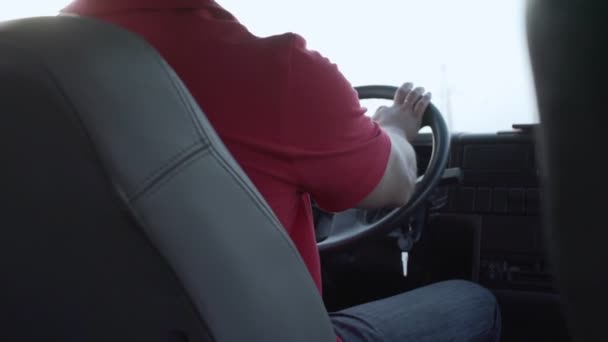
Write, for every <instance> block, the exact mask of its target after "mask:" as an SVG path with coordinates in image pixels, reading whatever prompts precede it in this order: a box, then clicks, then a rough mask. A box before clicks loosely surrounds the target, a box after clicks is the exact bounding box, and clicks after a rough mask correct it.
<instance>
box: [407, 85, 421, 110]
mask: <svg viewBox="0 0 608 342" xmlns="http://www.w3.org/2000/svg"><path fill="white" fill-rule="evenodd" d="M423 95H424V88H422V87H417V88H416V89H414V90H412V91H410V93H409V94H407V96H406V97H405V102H404V105H406V106H410V107H411V108H414V106H415V105H416V103H418V100H420V98H421V97H422V96H423Z"/></svg>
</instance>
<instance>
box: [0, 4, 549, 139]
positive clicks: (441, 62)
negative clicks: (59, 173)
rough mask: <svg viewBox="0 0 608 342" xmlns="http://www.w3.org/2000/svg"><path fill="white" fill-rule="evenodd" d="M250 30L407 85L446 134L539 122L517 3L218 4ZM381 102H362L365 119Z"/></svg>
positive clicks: (30, 10) (43, 11)
mask: <svg viewBox="0 0 608 342" xmlns="http://www.w3.org/2000/svg"><path fill="white" fill-rule="evenodd" d="M217 2H218V3H220V4H221V5H223V6H224V7H226V8H227V9H229V10H230V11H231V12H233V13H234V14H235V15H236V16H237V17H238V18H239V20H240V21H241V22H242V23H243V24H245V25H246V26H247V27H248V28H249V29H250V30H251V31H252V32H253V33H255V34H256V35H259V36H269V35H275V34H281V33H284V32H295V33H298V34H300V35H302V36H303V37H304V38H306V40H307V41H308V43H309V47H310V48H311V49H314V50H318V51H320V52H321V53H322V54H323V55H325V56H326V57H328V58H330V59H331V60H332V61H333V62H335V63H336V64H338V66H339V68H340V70H341V71H342V72H343V73H344V75H345V76H346V77H347V78H348V79H349V80H350V81H351V83H352V84H353V86H357V85H366V84H388V85H399V84H401V83H402V82H405V81H412V82H415V83H416V84H418V85H422V86H425V87H426V88H427V89H428V90H430V91H431V92H433V94H434V103H435V105H437V107H439V109H440V110H441V111H442V113H443V114H444V116H445V117H446V119H447V121H448V124H449V126H450V128H451V129H452V130H454V131H466V132H495V131H500V130H508V129H509V128H510V127H511V124H513V123H533V122H537V120H538V119H537V111H536V103H535V100H534V94H533V88H532V77H531V72H530V65H529V61H528V55H527V47H526V39H525V26H524V19H525V18H524V17H525V16H524V14H525V0H509V1H504V0H459V1H453V0H424V1H420V0H416V1H414V0H374V1H359V0H351V1H347V0H333V1H326V0H306V1H296V0H255V1H243V0H217ZM65 3H66V1H58V0H45V1H33V0H20V1H13V2H11V4H10V5H7V6H3V7H4V8H3V10H2V11H0V20H6V19H12V18H18V17H27V16H38V15H53V14H55V13H57V11H58V10H59V9H60V8H61V7H62V6H63V5H65ZM381 103H382V101H364V106H366V107H367V108H369V111H368V114H372V113H373V112H374V111H375V108H376V107H377V106H378V105H379V104H381Z"/></svg>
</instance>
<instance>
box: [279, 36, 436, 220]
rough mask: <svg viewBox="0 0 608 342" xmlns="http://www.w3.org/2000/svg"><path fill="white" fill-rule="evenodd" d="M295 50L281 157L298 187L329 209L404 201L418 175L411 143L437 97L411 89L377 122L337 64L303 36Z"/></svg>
mask: <svg viewBox="0 0 608 342" xmlns="http://www.w3.org/2000/svg"><path fill="white" fill-rule="evenodd" d="M292 47H293V48H292V53H291V56H290V63H289V73H288V75H289V77H288V79H287V86H286V87H285V89H286V94H285V101H284V102H283V103H284V105H285V107H284V108H285V109H284V110H285V113H289V116H288V117H285V118H284V119H283V120H282V126H281V127H282V129H281V131H280V138H281V141H282V144H281V145H280V146H278V148H280V149H281V153H279V154H277V156H278V157H280V160H287V161H289V166H290V168H289V171H290V172H289V175H291V179H293V182H294V184H296V185H297V186H298V188H299V189H300V190H301V192H302V193H308V194H310V195H311V196H312V198H314V200H315V201H316V203H317V204H318V205H319V206H320V207H321V208H323V209H325V210H327V211H336V212H337V211H343V210H346V209H350V208H354V207H357V206H361V207H365V208H381V207H387V206H399V205H402V204H405V202H406V201H407V199H409V197H410V196H411V194H412V192H413V189H414V184H415V178H416V156H415V154H414V151H413V148H412V146H411V145H410V142H411V141H412V140H413V139H414V138H415V136H416V134H417V133H418V130H419V128H420V122H421V117H422V113H423V112H424V109H426V106H427V105H428V102H429V101H430V95H428V94H427V95H426V96H425V95H424V90H423V89H422V88H418V89H416V90H412V88H413V87H412V85H411V84H405V85H403V86H402V87H401V88H400V89H399V91H398V92H397V93H396V95H395V99H394V100H395V101H394V104H393V105H392V106H390V107H384V108H381V109H380V110H378V111H377V112H376V114H375V115H374V117H373V120H372V118H369V117H367V116H366V115H365V109H364V108H362V107H361V103H360V101H359V98H358V96H357V92H356V91H355V90H354V89H353V87H352V86H351V84H350V83H349V82H348V81H347V80H346V79H345V78H344V76H343V75H342V74H341V73H340V71H339V70H338V68H337V66H336V65H335V64H332V63H331V62H330V61H329V60H327V59H326V58H324V57H322V56H321V55H320V54H318V53H316V52H313V51H309V50H307V49H306V48H305V44H304V41H303V40H302V39H301V38H299V37H297V36H294V40H293V46H292ZM425 104H426V105H425Z"/></svg>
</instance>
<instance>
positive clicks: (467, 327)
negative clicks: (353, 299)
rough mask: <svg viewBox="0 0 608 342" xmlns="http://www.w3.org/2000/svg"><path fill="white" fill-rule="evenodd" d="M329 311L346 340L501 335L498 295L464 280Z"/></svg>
mask: <svg viewBox="0 0 608 342" xmlns="http://www.w3.org/2000/svg"><path fill="white" fill-rule="evenodd" d="M330 316H331V320H332V322H333V324H334V328H335V331H336V333H337V334H338V336H340V338H341V339H342V340H343V341H344V342H380V341H382V342H407V341H416V342H426V341H429V342H430V341H432V342H442V341H454V342H460V341H463V342H464V341H475V342H477V341H479V342H481V341H484V342H485V341H498V340H499V338H500V329H501V319H500V310H499V308H498V304H497V302H496V299H495V297H494V295H492V293H491V292H490V291H488V290H487V289H485V288H483V287H481V286H479V285H476V284H474V283H470V282H467V281H462V280H450V281H445V282H440V283H436V284H432V285H429V286H425V287H422V288H419V289H415V290H412V291H409V292H405V293H402V294H400V295H397V296H394V297H390V298H386V299H382V300H379V301H375V302H372V303H367V304H363V305H359V306H355V307H352V308H348V309H346V310H342V311H339V312H335V313H332V314H331V315H330Z"/></svg>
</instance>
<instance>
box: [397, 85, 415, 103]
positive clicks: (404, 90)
mask: <svg viewBox="0 0 608 342" xmlns="http://www.w3.org/2000/svg"><path fill="white" fill-rule="evenodd" d="M412 88H414V85H413V84H412V83H410V82H408V83H404V84H403V85H402V86H401V87H399V89H397V92H396V93H395V104H396V105H402V104H403V102H404V101H405V98H406V97H407V95H408V94H409V93H410V92H411V91H412Z"/></svg>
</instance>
